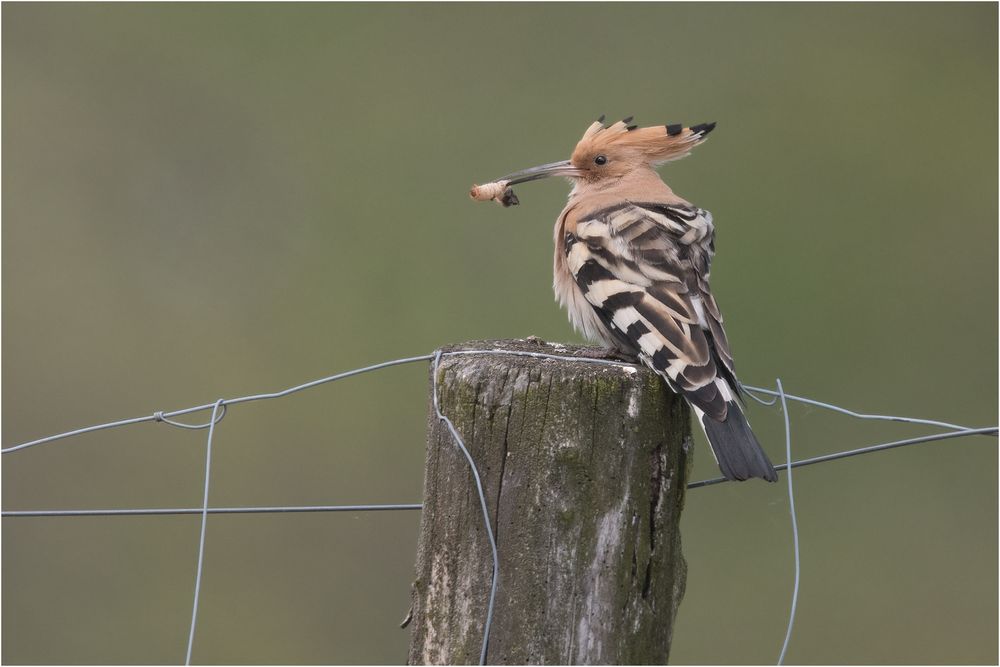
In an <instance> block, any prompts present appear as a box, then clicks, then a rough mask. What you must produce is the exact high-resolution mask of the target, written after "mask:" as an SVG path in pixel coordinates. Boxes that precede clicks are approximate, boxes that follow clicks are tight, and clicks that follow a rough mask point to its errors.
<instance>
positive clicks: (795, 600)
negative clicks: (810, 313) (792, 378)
mask: <svg viewBox="0 0 1000 667" xmlns="http://www.w3.org/2000/svg"><path fill="white" fill-rule="evenodd" d="M776 383H777V385H778V397H779V398H780V399H781V412H782V413H783V414H784V417H785V460H786V461H791V460H792V427H791V425H790V423H789V420H788V403H787V402H786V401H785V390H784V388H783V387H782V386H781V378H777V380H776ZM787 470H788V473H787V474H786V475H785V477H786V478H787V480H788V512H789V513H790V514H791V516H792V545H793V548H794V550H795V585H794V586H793V587H792V608H791V611H789V612H788V629H787V630H785V641H784V643H782V645H781V653H780V654H779V655H778V664H779V665H783V664H785V653H787V652H788V642H789V641H790V640H791V639H792V627H793V626H794V625H795V611H796V609H797V608H798V606H799V576H800V575H801V572H802V566H801V563H800V561H799V520H798V518H797V517H796V516H795V491H794V490H793V488H792V469H791V468H788V469H787Z"/></svg>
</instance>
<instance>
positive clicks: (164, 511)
mask: <svg viewBox="0 0 1000 667" xmlns="http://www.w3.org/2000/svg"><path fill="white" fill-rule="evenodd" d="M476 354H493V355H508V356H521V357H533V358H539V359H555V360H559V361H580V362H584V363H594V364H603V365H609V366H622V367H635V366H636V364H633V363H629V362H624V361H618V360H611V359H597V358H593V357H580V356H572V355H557V354H549V353H544V352H529V351H519V350H454V351H449V352H442V351H440V350H439V351H437V352H436V353H434V354H425V355H420V356H416V357H406V358H402V359H395V360H392V361H386V362H382V363H378V364H373V365H371V366H365V367H363V368H357V369H353V370H349V371H345V372H343V373H338V374H336V375H331V376H328V377H324V378H320V379H318V380H313V381H311V382H307V383H304V384H300V385H296V386H294V387H290V388H288V389H284V390H281V391H276V392H270V393H262V394H253V395H249V396H243V397H240V398H233V399H219V400H217V401H215V402H214V403H210V404H205V405H199V406H195V407H190V408H183V409H180V410H174V411H172V412H162V411H157V412H154V413H153V414H152V415H149V416H145V417H135V418H132V419H123V420H119V421H115V422H108V423H105V424H98V425H95V426H88V427H85V428H80V429H76V430H73V431H67V432H65V433H59V434H56V435H51V436H48V437H44V438H39V439H37V440H32V441H29V442H25V443H22V444H19V445H15V446H13V447H9V448H6V449H2V450H0V453H3V454H10V453H12V452H16V451H20V450H23V449H27V448H29V447H34V446H36V445H42V444H46V443H50V442H55V441H57V440H62V439H65V438H69V437H73V436H77V435H82V434H85V433H91V432H94V431H100V430H105V429H111V428H118V427H122V426H129V425H133V424H140V423H144V422H161V423H166V424H169V425H171V426H175V427H179V428H185V429H203V428H208V438H207V443H206V459H205V488H204V497H203V503H202V507H201V508H179V509H170V508H151V509H131V508H128V509H103V510H14V511H4V512H2V516H4V517H43V516H45V517H54V516H150V515H182V514H200V515H201V533H200V538H199V547H198V567H197V572H196V576H195V595H194V602H193V605H192V613H191V628H190V632H189V636H188V646H187V657H186V663H187V664H190V660H191V651H192V647H193V643H194V635H195V628H196V625H197V616H198V601H199V598H200V593H201V580H202V570H203V564H204V552H205V533H206V526H207V520H208V515H209V514H258V513H259V514H265V513H292V512H346V511H386V510H418V509H422V505H421V504H419V503H397V504H381V505H306V506H284V507H218V508H211V507H209V506H208V497H209V496H208V492H209V481H210V471H211V456H212V438H213V435H214V431H215V426H216V424H218V423H219V422H220V421H221V420H222V418H223V417H225V415H226V409H227V406H229V405H237V404H240V403H249V402H252V401H260V400H269V399H274V398H281V397H284V396H289V395H291V394H294V393H296V392H299V391H303V390H305V389H310V388H312V387H317V386H320V385H323V384H327V383H330V382H334V381H336V380H341V379H344V378H348V377H353V376H355V375H360V374H362V373H368V372H371V371H375V370H379V369H383V368H389V367H391V366H399V365H402V364H409V363H414V362H418V361H433V381H432V392H433V406H434V411H435V415H436V416H437V418H438V419H439V420H440V421H441V422H442V423H444V424H445V426H446V427H447V428H448V431H449V432H450V433H451V435H452V437H453V439H454V441H455V444H456V446H457V447H458V448H459V449H460V450H461V452H462V454H463V455H464V457H465V459H466V461H467V462H468V464H469V468H470V471H471V473H472V477H473V480H474V482H475V485H476V490H477V492H478V496H479V502H480V508H481V510H482V514H483V523H484V526H485V528H486V534H487V537H488V538H489V543H490V549H491V552H492V557H493V577H492V581H491V586H490V597H489V602H488V605H487V615H486V621H485V623H484V626H483V643H482V648H481V651H480V664H485V661H486V655H487V650H488V646H489V635H490V628H491V626H492V620H493V611H494V604H495V600H496V592H497V586H498V582H499V577H500V569H499V557H498V552H497V545H496V539H495V536H494V534H493V528H492V524H491V522H490V517H489V511H488V510H487V507H486V496H485V493H484V491H483V486H482V480H481V479H480V475H479V471H478V469H477V468H476V465H475V461H474V460H473V458H472V455H471V454H470V453H469V451H468V449H467V448H466V446H465V443H464V442H463V440H462V437H461V435H460V434H459V433H458V430H457V429H456V428H455V425H454V424H453V423H452V422H451V420H450V419H449V418H448V417H447V416H446V415H445V414H443V413H442V411H441V409H440V406H439V402H438V393H439V389H438V380H437V377H438V370H439V367H440V361H441V358H442V357H444V356H458V355H476ZM777 387H778V391H772V390H770V389H763V388H760V387H753V386H746V387H744V388H745V389H747V390H748V391H747V395H748V396H750V397H751V398H753V399H754V400H756V401H758V402H760V403H762V404H764V405H774V403H775V402H776V401H778V400H779V399H780V401H781V405H782V409H783V412H784V419H785V452H786V457H785V460H786V463H784V464H781V465H779V466H775V468H776V469H777V470H788V471H789V473H788V491H789V508H790V511H791V513H792V528H793V539H794V545H795V587H794V592H793V599H792V610H791V614H790V617H789V625H788V630H787V632H786V635H785V643H784V645H783V647H782V652H781V656H780V657H779V664H781V661H783V660H784V656H785V652H786V650H787V647H788V642H789V639H790V637H791V631H792V625H793V623H794V618H795V612H796V607H797V601H798V589H799V576H800V572H799V544H798V525H797V521H796V518H795V509H794V493H793V487H792V480H791V468H797V467H800V466H807V465H814V464H816V463H824V462H827V461H834V460H837V459H842V458H848V457H851V456H858V455H861V454H867V453H871V452H876V451H883V450H886V449H893V448H896V447H903V446H907V445H913V444H919V443H924V442H932V441H938V440H946V439H951V438H958V437H965V436H970V435H993V436H996V435H997V431H998V428H997V427H995V426H993V427H986V428H967V427H963V426H959V425H956V424H950V423H947V422H941V421H934V420H928V419H917V418H910V417H898V416H892V415H872V414H864V413H859V412H855V411H853V410H848V409H846V408H842V407H839V406H836V405H832V404H830V403H824V402H822V401H817V400H814V399H810V398H804V397H801V396H794V395H792V394H786V393H784V389H783V388H782V386H781V381H780V380H778V382H777ZM755 392H756V393H761V394H765V395H770V396H774V397H775V398H774V399H773V400H772V401H770V402H768V401H766V400H764V399H761V398H760V397H758V396H756V395H755ZM787 400H791V401H797V402H800V403H804V404H808V405H813V406H816V407H820V408H824V409H828V410H832V411H834V412H838V413H841V414H845V415H849V416H851V417H855V418H857V419H876V420H887V421H895V422H905V423H912V424H922V425H927V426H935V427H938V428H945V429H951V432H948V433H939V434H935V435H929V436H922V437H917V438H908V439H905V440H897V441H893V442H887V443H882V444H878V445H871V446H868V447H861V448H858V449H853V450H848V451H842V452H836V453H833V454H826V455H823V456H816V457H812V458H809V459H803V460H799V461H792V462H791V463H787V461H791V432H790V426H789V417H788V409H787V402H786V401H787ZM209 409H211V411H212V414H211V418H210V419H209V421H208V422H207V423H205V424H184V423H181V422H177V421H174V420H172V419H170V418H172V417H177V416H180V415H185V414H190V413H194V412H199V411H204V410H209ZM220 411H221V412H220ZM726 481H727V480H726V479H725V478H722V477H718V478H712V479H706V480H701V481H697V482H692V483H690V484H688V486H687V488H688V489H695V488H701V487H703V486H712V485H715V484H721V483H723V482H726Z"/></svg>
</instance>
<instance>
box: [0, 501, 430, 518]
mask: <svg viewBox="0 0 1000 667" xmlns="http://www.w3.org/2000/svg"><path fill="white" fill-rule="evenodd" d="M423 507H424V506H423V505H422V504H420V503H395V504H386V505H280V506H272V507H209V508H208V510H207V512H208V513H209V514H300V513H308V512H386V511H395V510H420V509H423ZM205 511H206V510H204V509H203V508H201V507H185V508H170V507H163V508H161V507H151V508H148V509H132V508H129V509H100V510H10V511H7V510H5V511H4V512H2V513H0V516H3V517H40V516H56V517H58V516H164V515H166V516H174V515H184V514H201V513H202V512H205Z"/></svg>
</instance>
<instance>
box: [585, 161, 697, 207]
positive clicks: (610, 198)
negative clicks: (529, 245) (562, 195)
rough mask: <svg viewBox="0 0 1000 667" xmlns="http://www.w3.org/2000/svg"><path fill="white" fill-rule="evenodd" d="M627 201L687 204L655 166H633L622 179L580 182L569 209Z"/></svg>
mask: <svg viewBox="0 0 1000 667" xmlns="http://www.w3.org/2000/svg"><path fill="white" fill-rule="evenodd" d="M623 201H634V202H656V203H663V204H687V203H688V202H687V201H685V200H684V199H683V198H682V197H679V196H677V195H676V194H674V191H673V190H671V189H670V186H669V185H667V184H666V183H664V182H663V180H662V179H661V178H660V175H659V174H657V173H656V172H655V171H654V170H653V169H648V168H642V169H633V170H632V171H630V172H628V173H627V174H625V175H624V176H622V177H620V178H609V179H604V180H601V181H594V182H586V181H580V182H578V183H576V185H575V186H574V187H573V191H572V192H570V194H569V202H568V204H567V208H569V207H573V208H578V209H581V210H582V209H587V210H596V209H600V208H604V207H606V206H613V205H615V204H618V203H621V202H623Z"/></svg>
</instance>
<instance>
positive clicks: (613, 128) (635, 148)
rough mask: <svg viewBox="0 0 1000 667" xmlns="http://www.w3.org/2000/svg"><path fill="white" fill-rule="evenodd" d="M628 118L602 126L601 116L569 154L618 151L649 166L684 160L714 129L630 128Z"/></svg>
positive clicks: (704, 126)
mask: <svg viewBox="0 0 1000 667" xmlns="http://www.w3.org/2000/svg"><path fill="white" fill-rule="evenodd" d="M631 122H632V117H631V116H629V117H628V118H624V119H622V120H620V121H618V122H616V123H612V124H611V125H608V126H605V125H604V116H601V117H600V118H598V119H597V120H596V121H594V122H593V123H592V124H591V125H590V127H588V128H587V131H586V132H584V133H583V138H581V139H580V142H579V143H578V144H577V145H576V148H575V149H574V151H573V156H574V158H575V157H577V156H578V155H581V156H582V155H591V154H596V153H601V152H603V151H621V152H624V153H626V154H630V155H634V156H635V157H636V158H639V159H643V160H645V161H647V162H650V163H652V164H660V163H663V162H669V161H671V160H677V159H680V158H682V157H686V156H687V155H688V154H689V153H690V152H691V149H692V148H694V147H695V146H697V145H698V144H700V143H702V142H703V141H704V140H705V137H706V135H707V134H708V133H709V132H711V131H712V130H713V129H715V123H702V124H700V125H694V126H692V127H684V126H683V125H680V124H677V125H653V126H651V127H639V126H637V125H631V124H630V123H631Z"/></svg>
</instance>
